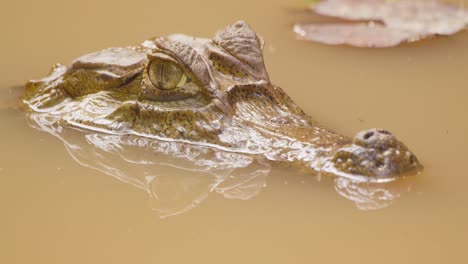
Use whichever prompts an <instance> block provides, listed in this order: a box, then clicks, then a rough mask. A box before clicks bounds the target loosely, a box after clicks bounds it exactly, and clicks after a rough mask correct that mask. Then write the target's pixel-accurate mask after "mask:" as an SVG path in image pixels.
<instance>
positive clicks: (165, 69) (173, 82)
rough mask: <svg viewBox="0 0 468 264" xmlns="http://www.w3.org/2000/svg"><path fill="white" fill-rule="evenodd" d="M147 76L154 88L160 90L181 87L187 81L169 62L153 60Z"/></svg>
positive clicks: (180, 70) (183, 74)
mask: <svg viewBox="0 0 468 264" xmlns="http://www.w3.org/2000/svg"><path fill="white" fill-rule="evenodd" d="M148 75H149V78H150V80H151V82H152V83H153V85H154V86H156V87H157V88H159V89H161V90H172V89H174V88H177V87H181V86H183V85H184V84H185V82H186V81H187V76H186V75H185V73H184V71H183V70H182V69H181V68H179V67H178V66H177V65H175V64H174V63H173V62H171V61H166V60H154V61H153V62H151V64H150V66H149V68H148Z"/></svg>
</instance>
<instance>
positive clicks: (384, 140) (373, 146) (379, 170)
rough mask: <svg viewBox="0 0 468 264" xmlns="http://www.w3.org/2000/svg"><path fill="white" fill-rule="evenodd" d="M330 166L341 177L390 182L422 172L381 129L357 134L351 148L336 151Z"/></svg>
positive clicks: (409, 156) (403, 147)
mask: <svg viewBox="0 0 468 264" xmlns="http://www.w3.org/2000/svg"><path fill="white" fill-rule="evenodd" d="M331 162H332V164H333V167H334V168H333V169H334V170H336V171H335V173H336V174H339V175H343V176H365V177H377V178H392V177H395V176H400V175H404V174H406V173H410V172H413V171H415V170H419V169H421V168H422V166H421V165H420V164H419V162H418V160H417V158H416V156H415V155H414V154H413V153H412V152H411V151H410V150H409V149H408V148H407V147H406V146H405V145H404V144H403V143H402V142H400V141H399V140H398V139H397V138H396V137H395V136H393V135H392V133H390V132H389V131H387V130H384V129H369V130H365V131H361V132H359V133H357V135H356V136H355V137H354V139H353V142H352V144H350V145H348V146H345V147H343V148H340V149H338V151H337V152H336V153H335V154H334V156H333V158H332V161H331Z"/></svg>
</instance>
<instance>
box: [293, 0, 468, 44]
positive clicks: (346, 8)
mask: <svg viewBox="0 0 468 264" xmlns="http://www.w3.org/2000/svg"><path fill="white" fill-rule="evenodd" d="M311 9H312V10H313V11H314V12H315V13H317V14H320V15H323V16H329V17H336V18H341V19H346V20H350V21H354V22H353V23H340V24H308V25H301V24H297V25H295V26H294V31H295V32H296V33H297V34H298V35H299V36H301V37H302V38H304V39H306V40H310V41H316V42H321V43H325V44H330V45H339V44H348V45H351V46H357V47H392V46H396V45H398V44H400V43H402V42H412V41H416V40H420V39H423V38H427V37H430V36H434V35H451V34H454V33H456V32H458V31H460V30H463V29H464V28H466V27H467V26H468V11H466V10H464V9H462V8H458V7H456V6H452V5H449V4H444V3H440V2H438V1H436V0H426V1H424V0H397V1H385V0H324V1H321V2H319V3H316V4H313V5H311ZM357 21H359V22H357ZM362 21H368V22H367V23H363V22H362Z"/></svg>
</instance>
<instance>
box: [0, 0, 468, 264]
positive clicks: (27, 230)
mask: <svg viewBox="0 0 468 264" xmlns="http://www.w3.org/2000/svg"><path fill="white" fill-rule="evenodd" d="M452 2H454V3H457V4H461V5H462V4H465V5H467V4H468V1H466V0H465V1H452ZM4 5H5V7H4V8H2V10H6V12H5V14H4V15H2V16H1V17H0V20H1V21H0V22H1V23H0V27H1V28H2V32H3V36H4V37H3V43H2V44H1V45H2V46H1V47H2V49H0V57H1V58H2V62H1V66H0V67H1V72H2V78H1V79H0V120H2V125H1V126H0V147H1V149H2V151H1V152H0V179H1V180H2V184H1V185H0V198H1V199H0V201H1V202H0V203H1V206H2V208H3V214H2V217H1V220H0V228H1V229H0V231H1V234H2V238H1V239H0V247H1V252H2V253H1V254H0V262H1V263H315V262H316V263H464V261H466V259H467V258H468V254H467V253H466V250H465V248H466V245H467V243H468V226H467V224H466V223H467V221H468V209H467V203H468V192H467V191H466V186H467V185H468V177H467V171H466V157H467V155H466V149H467V148H468V139H467V137H466V135H468V124H467V122H466V115H467V113H468V104H467V103H466V101H467V99H468V90H467V82H466V77H467V74H468V67H467V66H468V64H467V61H468V32H462V33H460V34H457V35H455V36H450V37H440V38H436V39H432V40H428V41H423V42H420V43H413V44H407V45H402V46H400V47H397V48H393V49H382V50H369V49H355V48H348V47H329V46H324V45H320V44H314V43H307V42H301V41H298V40H296V39H295V36H294V33H292V32H291V26H292V24H293V22H294V21H295V15H296V13H294V12H291V9H290V8H291V6H296V5H295V3H292V4H291V2H288V1H286V0H273V1H255V2H254V3H252V1H236V2H221V1H187V2H180V1H172V2H170V1H161V2H158V1H137V0H136V1H131V2H128V1H100V2H96V1H57V0H45V1H40V2H38V1H16V2H15V3H10V4H4ZM300 18H301V19H303V20H304V17H303V15H301V17H300ZM238 19H243V20H246V21H247V22H248V23H249V24H250V25H251V26H252V27H253V28H254V29H255V30H256V31H257V32H258V33H259V34H260V35H262V36H263V37H264V38H265V40H266V46H265V54H264V55H265V62H266V68H267V70H268V72H269V75H270V79H271V80H272V82H273V83H275V84H277V85H279V86H281V87H282V88H283V89H284V90H285V91H286V92H287V93H288V94H289V95H290V96H291V97H292V98H293V99H294V100H295V101H296V103H298V104H299V105H300V106H301V107H302V108H303V109H304V110H305V111H306V112H307V113H309V114H310V115H312V116H313V117H314V119H315V120H317V121H319V122H321V123H323V124H325V125H326V126H328V127H330V128H332V129H334V130H336V131H338V132H340V133H342V134H344V135H347V136H352V135H354V134H355V132H357V131H359V130H363V129H367V128H371V127H383V128H387V129H389V130H390V131H392V132H393V133H394V134H395V135H396V136H397V137H398V138H399V139H400V140H402V141H403V142H405V143H406V144H407V145H408V147H409V148H410V149H411V150H412V151H414V152H415V154H416V155H417V156H418V158H419V159H420V161H421V163H422V164H423V165H424V166H425V171H424V173H423V174H422V175H420V176H417V177H413V178H410V179H407V180H404V181H401V182H399V183H397V184H395V185H392V186H387V187H386V188H384V191H388V192H387V194H389V195H390V196H380V197H388V199H380V200H379V202H378V203H372V202H371V201H372V200H366V197H369V190H370V191H371V192H372V190H375V188H374V189H372V188H371V187H369V186H367V187H366V188H364V189H361V190H360V189H358V188H357V189H356V188H354V189H353V188H351V189H352V190H354V192H343V191H342V190H344V189H346V188H345V187H346V186H348V185H346V183H343V182H336V180H334V179H331V178H321V179H320V178H317V177H314V176H311V175H305V174H301V173H300V172H298V171H296V170H293V169H285V168H276V167H274V166H271V167H269V166H268V165H264V164H256V163H255V162H254V163H252V166H253V167H247V169H246V170H242V171H233V172H229V173H230V174H229V173H226V174H223V176H222V177H225V178H222V177H221V176H219V173H220V172H216V173H218V174H216V173H211V172H212V171H210V172H206V171H198V172H197V173H194V172H193V170H192V171H190V170H187V169H184V168H174V166H173V165H174V162H175V161H174V160H171V159H170V158H168V157H161V156H160V155H154V156H155V157H154V159H155V161H158V162H159V163H164V164H159V165H152V166H148V165H146V166H143V165H141V164H140V165H139V164H135V163H125V162H123V161H122V157H121V156H119V155H107V156H106V155H104V156H105V157H106V159H105V161H106V162H107V163H106V162H103V160H100V159H98V158H95V159H94V158H93V159H91V158H90V159H88V160H83V158H86V157H88V158H89V157H94V156H92V155H97V154H99V152H97V151H96V149H95V147H94V145H88V146H87V145H86V144H88V143H87V142H89V141H86V139H85V138H84V137H85V135H86V133H85V132H79V131H70V132H69V133H68V132H67V136H66V137H65V138H62V140H61V139H60V138H58V137H56V136H53V135H51V134H50V133H46V132H43V131H39V130H37V129H34V128H33V127H32V126H33V124H32V123H31V121H30V120H28V119H27V118H26V117H25V113H24V112H22V111H20V110H18V109H17V107H16V100H17V99H18V97H19V96H20V94H21V88H18V87H17V86H18V85H21V84H22V83H24V82H25V81H27V80H29V79H34V78H41V77H43V76H44V75H45V74H46V73H47V72H48V70H49V68H50V66H51V65H52V64H54V63H56V62H61V63H64V64H69V63H70V62H71V61H72V60H73V59H74V58H76V57H77V56H80V55H82V54H85V53H88V52H92V51H95V50H98V49H102V48H106V47H109V46H122V45H131V44H135V43H139V42H141V41H142V40H144V39H146V38H148V37H152V36H156V35H166V34H172V33H186V34H191V35H195V36H201V37H211V36H213V35H214V33H215V32H216V30H219V29H221V28H224V27H225V26H227V25H229V24H231V23H233V22H235V21H236V20H238ZM307 19H308V18H307ZM101 136H102V135H101ZM93 139H94V140H95V141H94V142H99V139H100V136H99V135H95V136H93ZM67 143H68V144H69V145H72V146H73V145H78V146H82V147H83V149H84V150H85V151H84V152H83V151H82V152H79V151H74V149H73V148H70V146H68V147H67ZM85 146H87V147H86V148H85ZM86 153H89V155H86ZM97 156H99V155H97ZM97 156H95V157H97ZM125 157H127V160H128V159H131V160H151V158H150V157H149V156H148V154H147V152H143V151H142V150H141V149H138V148H132V149H129V150H128V151H127V152H125ZM238 158H239V159H242V157H238ZM97 164H98V165H97ZM104 165H106V166H107V168H108V169H116V171H117V172H125V173H124V174H119V175H130V176H131V177H133V179H134V178H136V179H137V180H128V179H127V181H123V180H122V178H118V177H115V175H117V174H118V173H115V172H116V171H114V176H113V177H111V176H110V173H109V171H108V170H107V171H106V170H105V169H102V168H104V167H103V166H104ZM181 166H182V167H183V166H184V164H181ZM237 172H239V173H237ZM253 172H255V173H257V174H255V175H254V176H255V177H251V178H248V179H251V181H242V179H245V178H240V176H239V175H247V174H248V173H253ZM145 173H146V174H145ZM210 173H211V174H210ZM266 174H268V175H266ZM154 175H159V176H160V177H159V178H158V179H157V180H156V181H152V180H151V179H153V178H151V177H149V178H148V177H146V176H154ZM210 175H211V176H210ZM216 175H218V178H216V177H217V176H216ZM249 175H250V174H249ZM229 176H234V177H231V178H230V177H229ZM219 177H221V178H222V179H224V180H225V181H224V183H225V185H219V186H221V187H223V186H231V187H232V186H244V187H245V186H247V187H248V188H231V189H230V191H231V192H227V191H225V190H224V189H222V190H221V189H218V190H216V189H213V188H211V186H213V180H216V179H219ZM148 179H150V180H149V181H148ZM232 179H233V180H232ZM239 179H241V182H242V183H243V185H242V184H241V185H236V184H234V183H233V182H235V183H238V182H239ZM153 180H154V179H153ZM138 182H141V183H142V185H141V186H143V187H139V186H138V184H137V183H138ZM145 184H146V185H145ZM348 187H349V186H348ZM220 190H221V191H220ZM340 190H341V191H340ZM149 191H155V192H157V195H159V196H158V197H159V198H161V199H155V197H154V193H151V192H149ZM366 191H367V192H366ZM350 193H351V194H350ZM380 194H382V193H380ZM384 194H385V193H384ZM163 198H167V199H166V200H164V199H163ZM166 201H170V202H171V203H169V204H168V203H166ZM174 201H175V202H174ZM180 201H183V202H182V205H183V206H181V202H180ZM193 201H195V202H193ZM192 202H193V203H192ZM185 205H187V206H188V207H186V206H185ZM161 208H186V209H187V208H188V209H187V210H181V211H180V212H178V213H177V214H175V215H174V216H170V217H166V218H160V216H161V210H160V209H161ZM166 212H167V211H166ZM171 212H173V211H171Z"/></svg>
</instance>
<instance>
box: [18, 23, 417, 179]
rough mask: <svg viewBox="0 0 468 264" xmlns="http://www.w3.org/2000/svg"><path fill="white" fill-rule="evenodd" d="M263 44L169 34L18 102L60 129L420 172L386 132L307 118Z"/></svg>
mask: <svg viewBox="0 0 468 264" xmlns="http://www.w3.org/2000/svg"><path fill="white" fill-rule="evenodd" d="M263 46H264V41H263V39H262V38H261V37H259V36H258V35H257V34H256V33H255V32H254V31H253V30H252V29H251V27H250V26H249V25H248V24H246V23H245V22H243V21H239V22H236V23H235V24H233V25H231V26H228V27H227V28H226V29H224V30H221V31H219V32H217V33H216V35H215V36H214V37H213V38H212V39H205V38H196V37H191V36H187V35H181V34H175V35H170V36H167V37H156V38H152V39H149V40H146V41H144V42H143V43H141V44H140V45H136V46H130V47H118V48H109V49H105V50H102V51H98V52H95V53H91V54H88V55H84V56H82V57H80V58H78V59H76V60H75V61H74V62H73V63H72V64H71V66H70V67H68V68H67V67H65V66H63V65H60V64H57V65H55V66H54V67H53V68H52V70H51V72H50V74H49V75H48V76H47V77H45V78H44V79H41V80H36V81H30V82H28V83H27V84H26V90H25V94H24V102H25V103H26V104H27V105H28V106H29V107H30V108H31V109H32V110H33V111H35V112H45V113H47V114H51V115H54V116H57V117H59V119H60V123H61V125H63V126H72V127H79V128H85V129H89V130H94V131H99V132H103V133H110V134H120V135H136V136H141V137H149V138H156V139H160V140H166V141H177V142H185V143H189V144H195V145H202V146H208V147H212V148H216V149H220V150H223V151H232V152H237V153H246V154H253V155H258V156H261V157H264V158H265V159H266V160H269V161H274V162H276V163H281V164H287V165H293V166H296V167H301V168H305V169H307V170H309V171H313V172H316V173H323V174H333V175H336V176H343V177H348V178H353V179H362V180H370V181H372V180H378V181H386V180H391V179H396V178H398V177H400V176H402V175H407V174H411V173H414V172H417V171H419V170H420V169H421V168H422V166H421V165H420V163H419V162H418V159H417V158H416V156H415V155H414V154H413V153H412V152H411V151H410V150H409V149H408V148H407V147H406V146H405V145H404V144H403V143H402V142H400V141H399V140H397V139H396V138H395V136H393V135H392V134H391V133H390V132H389V131H387V130H384V129H370V130H365V131H362V132H359V133H357V135H356V136H354V138H348V137H346V136H342V135H340V134H338V133H335V132H333V131H332V130H330V129H327V128H325V127H324V126H322V125H320V124H318V123H317V122H315V121H313V120H312V119H311V117H310V116H309V115H307V114H305V113H304V111H303V110H302V109H301V108H300V107H299V106H298V105H297V104H295V103H294V102H293V101H292V100H291V98H290V97H289V96H288V95H287V94H286V93H285V92H284V91H283V90H282V89H281V88H280V87H278V86H275V85H274V84H272V83H271V82H270V80H269V77H268V73H267V71H266V69H265V65H264V61H263V54H262V53H263Z"/></svg>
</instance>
